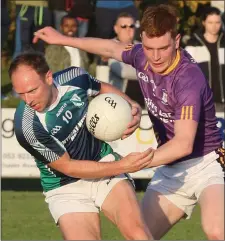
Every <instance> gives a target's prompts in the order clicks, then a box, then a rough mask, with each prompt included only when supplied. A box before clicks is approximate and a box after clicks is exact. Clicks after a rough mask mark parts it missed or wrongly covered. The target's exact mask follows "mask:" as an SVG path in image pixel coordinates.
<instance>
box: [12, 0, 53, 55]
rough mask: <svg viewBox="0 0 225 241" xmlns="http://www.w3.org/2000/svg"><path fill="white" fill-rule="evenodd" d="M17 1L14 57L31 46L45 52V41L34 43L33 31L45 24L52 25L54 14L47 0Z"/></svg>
mask: <svg viewBox="0 0 225 241" xmlns="http://www.w3.org/2000/svg"><path fill="white" fill-rule="evenodd" d="M15 3H16V14H17V18H16V37H15V51H14V56H13V57H14V58H15V57H16V56H17V55H18V54H20V53H21V52H22V51H24V50H26V49H30V48H31V47H32V48H34V49H35V50H37V51H40V52H44V42H43V41H40V42H39V43H38V44H36V45H32V37H33V33H34V32H35V31H37V30H38V29H41V28H43V27H45V26H49V25H50V26H51V25H52V14H51V11H50V10H49V9H48V2H47V0H42V1H27V0H26V1H15Z"/></svg>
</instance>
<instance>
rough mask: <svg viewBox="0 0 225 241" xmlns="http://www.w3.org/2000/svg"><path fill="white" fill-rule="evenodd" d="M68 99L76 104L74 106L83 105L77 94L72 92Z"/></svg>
mask: <svg viewBox="0 0 225 241" xmlns="http://www.w3.org/2000/svg"><path fill="white" fill-rule="evenodd" d="M70 101H71V102H72V103H73V104H74V105H75V106H76V107H81V106H83V105H84V102H83V101H81V98H80V97H79V96H78V95H77V94H74V95H73V96H72V98H71V99H70Z"/></svg>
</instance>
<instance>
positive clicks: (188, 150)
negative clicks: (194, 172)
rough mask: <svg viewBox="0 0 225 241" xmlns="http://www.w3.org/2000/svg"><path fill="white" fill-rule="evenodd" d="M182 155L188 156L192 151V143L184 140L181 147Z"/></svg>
mask: <svg viewBox="0 0 225 241" xmlns="http://www.w3.org/2000/svg"><path fill="white" fill-rule="evenodd" d="M182 150H183V156H188V155H190V154H191V153H192V152H193V143H190V142H185V143H184V144H183V147H182Z"/></svg>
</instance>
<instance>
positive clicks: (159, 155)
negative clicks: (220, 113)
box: [148, 120, 198, 167]
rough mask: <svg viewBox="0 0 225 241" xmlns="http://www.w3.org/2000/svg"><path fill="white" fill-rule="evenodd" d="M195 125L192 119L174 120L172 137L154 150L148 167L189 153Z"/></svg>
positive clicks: (195, 129) (193, 138)
mask: <svg viewBox="0 0 225 241" xmlns="http://www.w3.org/2000/svg"><path fill="white" fill-rule="evenodd" d="M197 127H198V123H197V122H196V121H194V120H176V121H175V124H174V133H175V136H174V138H172V139H171V140H170V141H168V142H167V143H165V144H164V145H162V146H161V147H159V148H158V149H157V150H156V151H155V153H154V158H153V160H152V162H151V164H150V165H149V166H148V167H155V166H160V165H165V164H168V163H172V162H174V161H176V160H178V159H180V158H182V157H185V156H187V155H189V154H191V153H192V150H193V145H194V140H195V135H196V131H197Z"/></svg>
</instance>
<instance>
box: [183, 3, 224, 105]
mask: <svg viewBox="0 0 225 241" xmlns="http://www.w3.org/2000/svg"><path fill="white" fill-rule="evenodd" d="M202 25H203V31H202V30H200V31H197V32H195V33H194V34H193V36H192V38H191V39H190V40H189V41H188V42H187V46H186V47H185V49H186V50H187V51H188V52H189V53H190V54H191V55H192V57H193V58H194V59H195V60H196V61H197V62H198V63H199V65H200V67H201V69H202V71H203V73H204V74H205V76H206V77H207V79H208V80H209V85H210V87H211V89H212V91H213V94H214V101H215V103H224V87H225V84H224V83H225V70H224V67H225V66H224V47H225V36H224V32H223V31H222V19H221V14H220V10H219V9H218V8H215V7H208V8H206V9H205V11H204V14H203V16H202Z"/></svg>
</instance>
